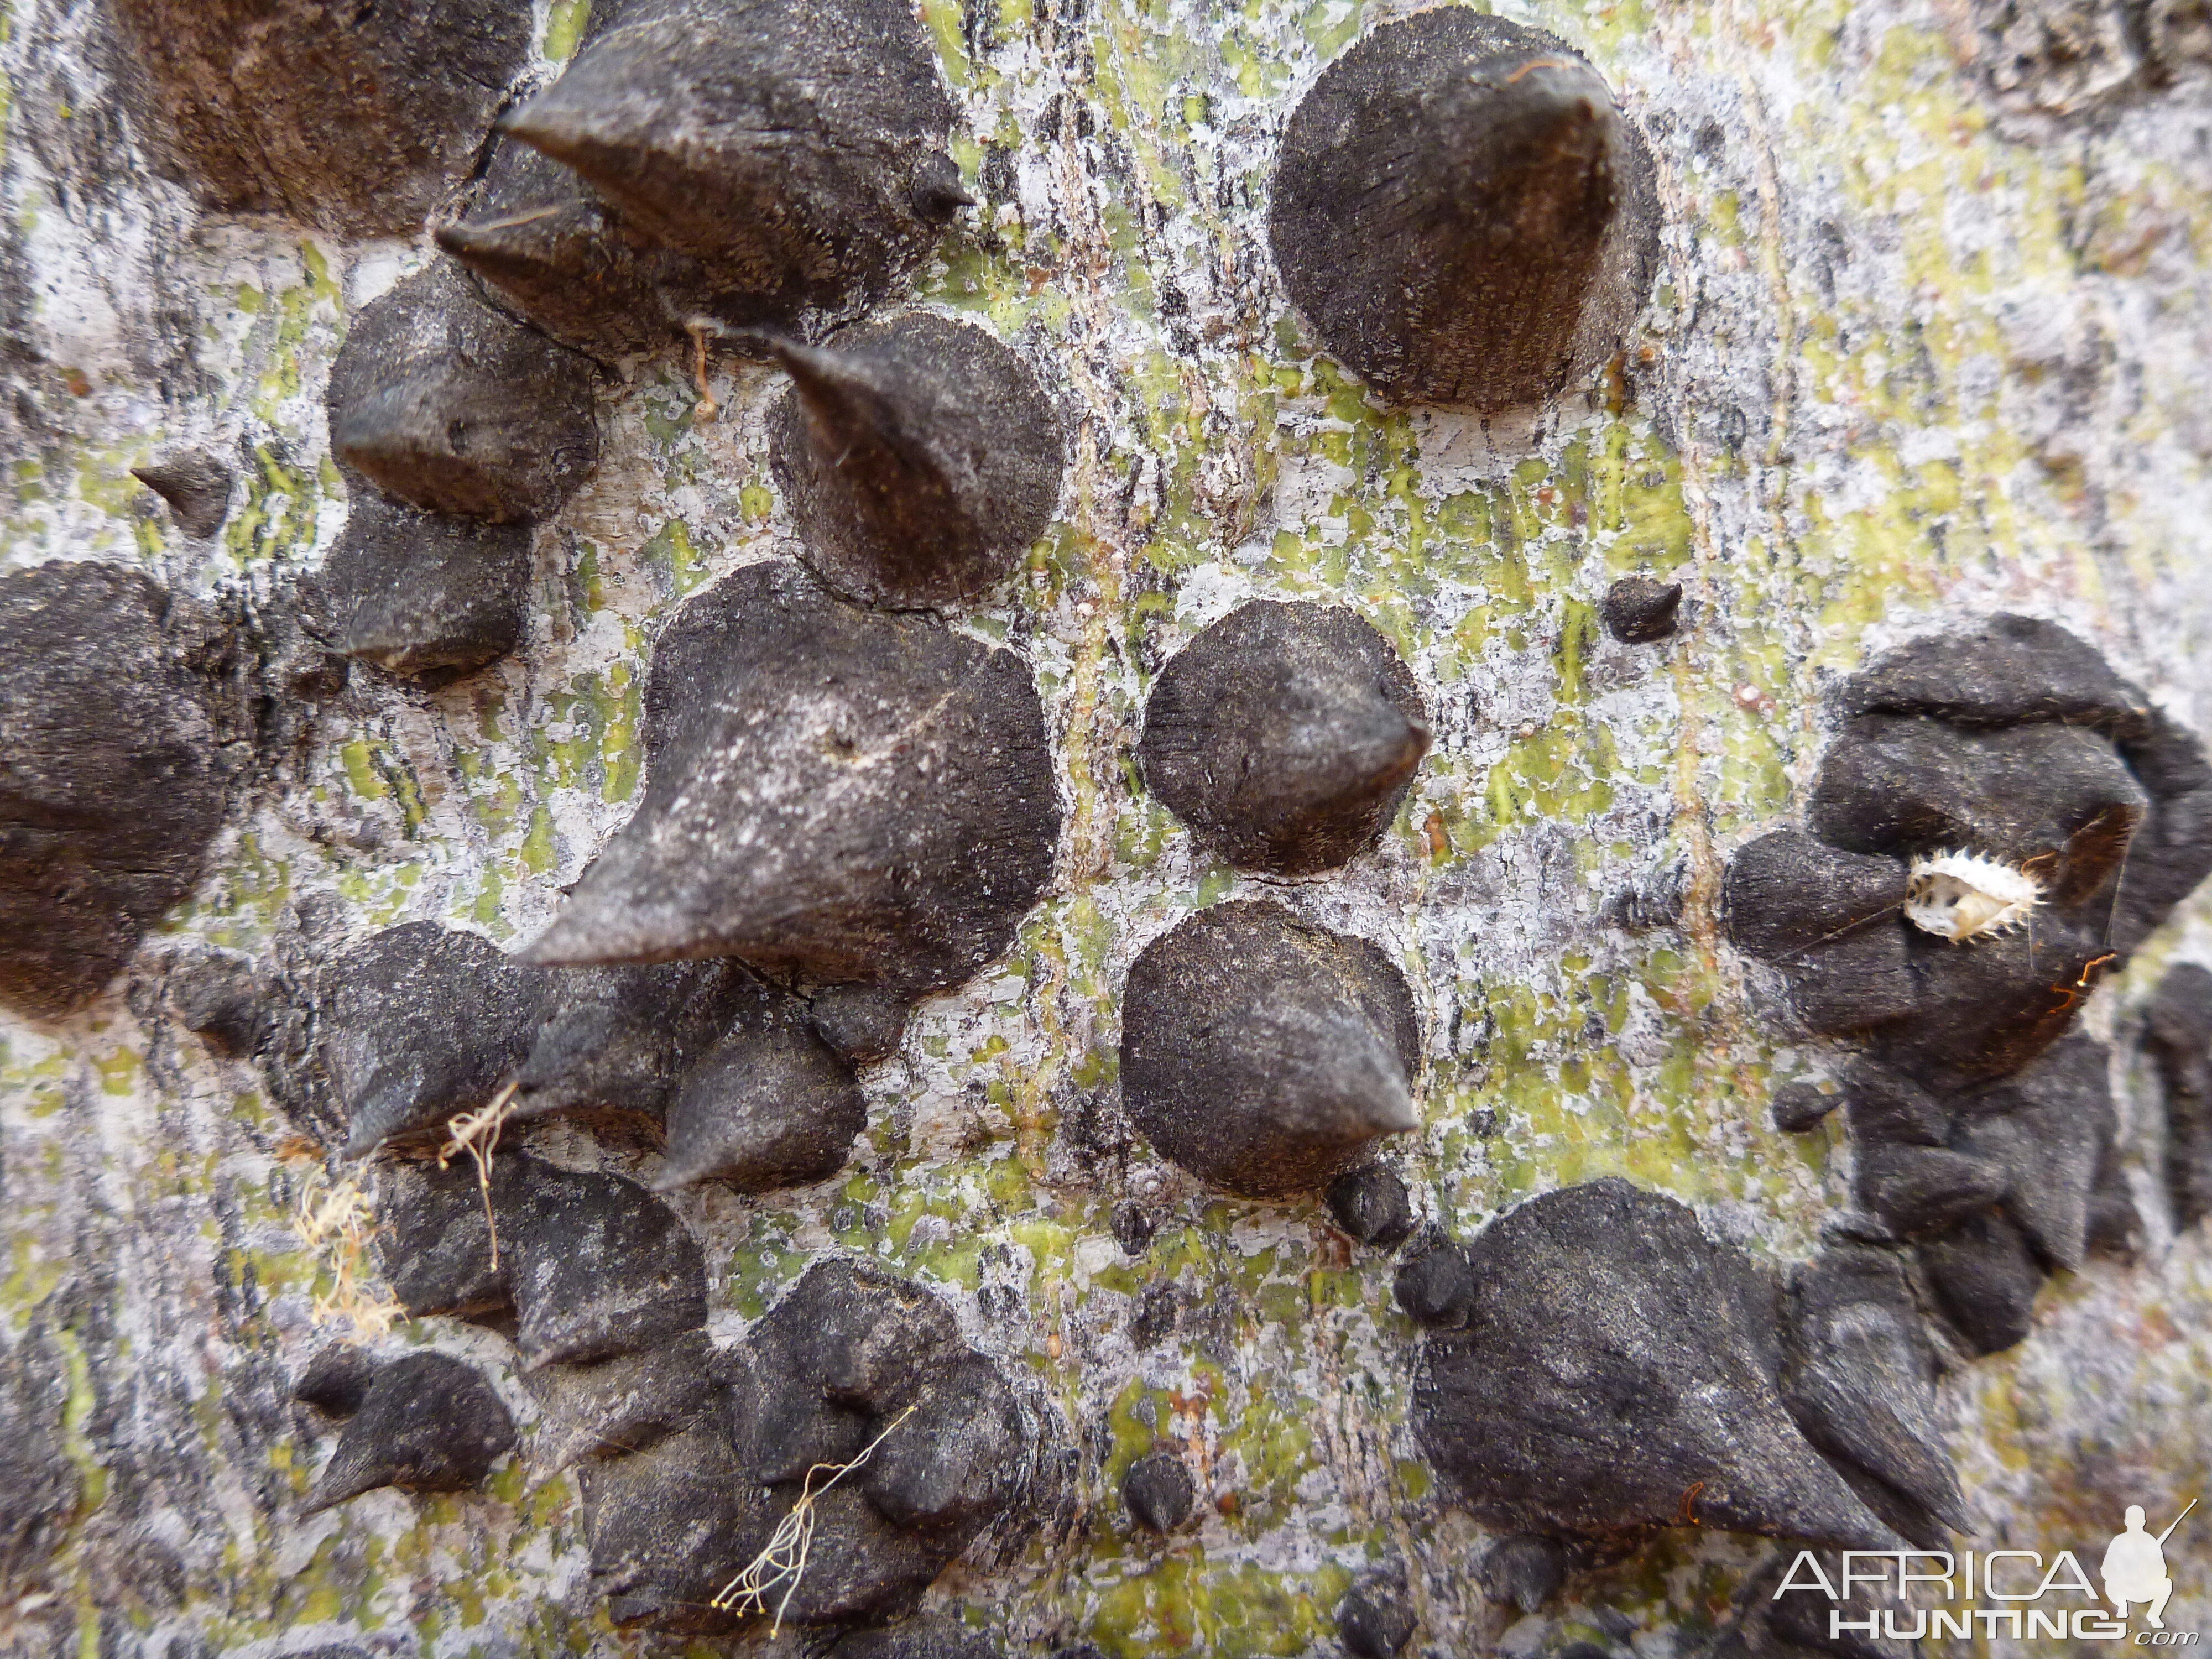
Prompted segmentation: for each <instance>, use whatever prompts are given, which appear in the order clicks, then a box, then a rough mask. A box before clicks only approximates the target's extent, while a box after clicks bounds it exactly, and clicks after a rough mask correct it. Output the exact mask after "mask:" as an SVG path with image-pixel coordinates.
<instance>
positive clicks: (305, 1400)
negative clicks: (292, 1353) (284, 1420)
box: [292, 1342, 376, 1417]
mask: <svg viewBox="0 0 2212 1659" xmlns="http://www.w3.org/2000/svg"><path fill="white" fill-rule="evenodd" d="M375 1377H376V1362H375V1361H374V1360H373V1359H371V1358H369V1357H368V1354H366V1353H365V1352H362V1350H361V1349H359V1348H356V1347H355V1346H353V1345H352V1344H350V1343H347V1342H333V1343H332V1344H331V1346H329V1347H327V1348H325V1349H324V1350H323V1351H322V1352H320V1353H319V1354H317V1355H316V1356H315V1357H314V1358H313V1359H312V1360H310V1361H309V1362H308V1364H307V1370H305V1371H303V1372H301V1376H300V1380H299V1381H298V1382H297V1383H294V1384H293V1385H292V1398H293V1399H295V1400H296V1401H299V1402H300V1403H301V1405H303V1406H313V1407H314V1408H315V1409H316V1410H317V1411H319V1412H321V1413H323V1414H324V1415H325V1416H326V1417H351V1416H352V1415H353V1414H354V1413H356V1412H357V1411H359V1410H360V1409H361V1402H362V1401H363V1400H364V1399H366V1398H367V1397H368V1385H369V1384H370V1383H372V1382H374V1380H375Z"/></svg>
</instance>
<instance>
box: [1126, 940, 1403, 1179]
mask: <svg viewBox="0 0 2212 1659" xmlns="http://www.w3.org/2000/svg"><path fill="white" fill-rule="evenodd" d="M1419 1056H1420V1036H1419V1027H1418V1025H1417V1024H1416V1023H1415V1020H1414V1017H1413V998H1412V995H1411V994H1410V993H1409V992H1408V991H1407V988H1406V981H1405V979H1404V977H1403V976H1402V975H1400V973H1399V972H1398V970H1397V969H1396V968H1395V967H1394V966H1392V965H1391V963H1390V961H1389V957H1385V956H1384V955H1383V952H1382V951H1381V950H1380V949H1378V948H1377V947H1376V946H1375V945H1371V944H1369V943H1368V942H1367V941H1366V940H1364V939H1346V938H1344V937H1342V936H1341V935H1339V934H1336V933H1328V932H1326V931H1324V930H1323V929H1322V928H1319V927H1311V926H1309V925H1308V924H1307V923H1304V922H1302V921H1299V920H1298V919H1297V917H1296V916H1294V915H1291V913H1290V912H1289V911H1288V910H1286V909H1285V908H1283V907H1282V906H1281V905H1279V904H1276V903H1274V902H1272V901H1267V900H1259V901H1248V902H1235V903H1229V904H1218V905H1215V906H1214V907H1213V908H1211V909H1208V910H1201V911H1200V912H1199V913H1198V914H1197V915H1193V916H1189V917H1187V918H1186V919H1185V920H1183V921H1181V922H1178V923H1177V924H1176V926H1175V927H1172V928H1170V930H1169V931H1168V932H1166V933H1163V934H1162V935H1161V936H1160V937H1159V938H1158V939H1155V940H1153V941H1152V944H1151V945H1147V946H1146V948H1145V951H1144V952H1143V954H1141V955H1140V956H1139V957H1138V958H1137V960H1136V962H1135V963H1133V965H1132V966H1131V968H1130V969H1129V982H1128V987H1127V991H1126V992H1125V994H1124V995H1123V998H1122V1006H1121V1087H1122V1098H1123V1100H1124V1101H1125V1102H1126V1103H1127V1107H1128V1110H1129V1115H1130V1116H1131V1118H1132V1119H1133V1121H1135V1123H1136V1125H1137V1127H1138V1128H1139V1130H1140V1131H1141V1132H1142V1133H1144V1135H1145V1136H1146V1139H1149V1140H1150V1141H1151V1142H1152V1145H1153V1146H1154V1147H1155V1148H1157V1149H1158V1151H1159V1152H1160V1153H1161V1155H1162V1156H1163V1157H1165V1158H1169V1159H1170V1160H1171V1161H1173V1162H1174V1163H1176V1164H1180V1165H1181V1166H1182V1168H1184V1169H1186V1170H1189V1171H1190V1172H1191V1173H1192V1174H1194V1175H1195V1176H1199V1177H1200V1179H1201V1180H1204V1181H1207V1182H1212V1183H1213V1184H1214V1185H1216V1186H1218V1187H1222V1188H1227V1189H1228V1190H1229V1191H1231V1192H1234V1193H1240V1194H1244V1195H1246V1196H1248V1197H1255V1198H1265V1197H1273V1196H1278V1195H1280V1194H1285V1193H1292V1192H1300V1191H1310V1190H1313V1189H1314V1188H1320V1187H1323V1186H1326V1185H1327V1184H1328V1182H1329V1181H1330V1180H1331V1179H1332V1178H1333V1177H1334V1176H1337V1175H1338V1174H1340V1173H1341V1172H1342V1171H1343V1170H1346V1169H1347V1168H1349V1167H1351V1166H1352V1165H1354V1164H1358V1163H1359V1162H1360V1161H1361V1160H1362V1159H1363V1158H1365V1157H1366V1156H1367V1155H1368V1151H1369V1148H1370V1146H1372V1145H1373V1144H1374V1142H1375V1141H1376V1139H1377V1138H1378V1137H1380V1136H1383V1135H1391V1134H1403V1133H1407V1132H1408V1131H1410V1130H1413V1129H1416V1128H1419V1127H1420V1113H1419V1110H1418V1109H1416V1107H1415V1106H1414V1103H1413V1076H1414V1073H1415V1072H1416V1069H1417V1068H1418V1066H1419Z"/></svg>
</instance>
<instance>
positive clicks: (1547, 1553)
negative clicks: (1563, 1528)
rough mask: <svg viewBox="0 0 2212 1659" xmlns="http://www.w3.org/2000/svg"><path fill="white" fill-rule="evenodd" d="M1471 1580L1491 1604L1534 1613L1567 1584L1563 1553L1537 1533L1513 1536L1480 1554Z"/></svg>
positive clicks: (1520, 1533)
mask: <svg viewBox="0 0 2212 1659" xmlns="http://www.w3.org/2000/svg"><path fill="white" fill-rule="evenodd" d="M1475 1577H1476V1578H1477V1579H1478V1580H1480V1583H1481V1584H1482V1593H1483V1595H1486V1596H1487V1597H1488V1598H1489V1599H1490V1600H1491V1601H1495V1602H1497V1603H1498V1605H1499V1606H1501V1607H1516V1608H1518V1609H1519V1610H1520V1611H1521V1612H1522V1613H1534V1612H1535V1611H1536V1610H1537V1609H1538V1608H1539V1607H1542V1606H1543V1605H1544V1603H1546V1602H1547V1601H1550V1600H1551V1599H1552V1598H1553V1596H1554V1595H1558V1594H1559V1587H1560V1586H1561V1585H1562V1584H1564V1583H1566V1582H1567V1553H1566V1551H1565V1549H1563V1548H1561V1547H1560V1546H1559V1541H1558V1540H1556V1539H1552V1538H1547V1537H1545V1536H1544V1535H1543V1534H1541V1533H1536V1532H1516V1533H1513V1534H1509V1535H1508V1536H1506V1537H1504V1538H1501V1539H1499V1540H1498V1541H1497V1542H1496V1543H1494V1544H1492V1546H1491V1547H1489V1548H1488V1549H1486V1550H1485V1551H1484V1552H1483V1553H1482V1561H1481V1563H1480V1565H1479V1566H1477V1567H1476V1569H1475Z"/></svg>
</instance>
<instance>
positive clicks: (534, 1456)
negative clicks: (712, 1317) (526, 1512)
mask: <svg viewBox="0 0 2212 1659" xmlns="http://www.w3.org/2000/svg"><path fill="white" fill-rule="evenodd" d="M713 1352H714V1349H713V1346H712V1345H711V1344H710V1343H709V1342H708V1340H707V1334H706V1332H704V1331H686V1332H684V1334H682V1335H680V1336H678V1337H677V1338H675V1339H674V1340H672V1341H670V1342H667V1343H665V1344H663V1345H661V1346H658V1347H653V1348H647V1349H645V1350H644V1351H642V1352H637V1353H627V1354H620V1355H617V1356H616V1357H615V1358H611V1359H602V1360H599V1361H598V1362H596V1363H594V1364H583V1365H540V1366H538V1368H537V1369H535V1370H528V1371H525V1372H524V1373H523V1376H522V1384H523V1387H525V1388H526V1389H528V1390H529V1391H530V1395H531V1398H532V1399H533V1400H535V1401H537V1402H538V1409H539V1411H540V1412H542V1413H544V1417H543V1419H542V1420H541V1421H540V1423H539V1425H538V1432H537V1435H536V1437H535V1439H534V1441H533V1442H532V1446H531V1453H530V1456H531V1463H532V1468H535V1469H537V1470H539V1471H542V1472H550V1471H553V1470H557V1469H565V1468H570V1467H572V1466H573V1465H574V1464H578V1463H582V1462H589V1461H592V1460H594V1459H603V1458H608V1457H623V1456H627V1455H629V1454H630V1453H632V1452H639V1451H643V1450H644V1449H646V1448H647V1446H652V1445H657V1444H659V1443H660V1442H661V1441H663V1440H665V1439H666V1438H667V1437H669V1436H670V1435H671V1434H674V1433H676V1432H678V1431H679V1430H682V1429H684V1428H685V1427H687V1426H688V1425H690V1423H691V1422H692V1421H693V1420H694V1419H697V1418H698V1417H700V1416H701V1415H702V1414H703V1413H706V1412H707V1411H708V1409H710V1407H711V1401H712V1395H713V1383H712V1382H711V1380H710V1379H709V1377H708V1370H707V1365H708V1358H710V1357H711V1355H712V1353H713Z"/></svg>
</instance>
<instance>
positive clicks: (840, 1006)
mask: <svg viewBox="0 0 2212 1659" xmlns="http://www.w3.org/2000/svg"><path fill="white" fill-rule="evenodd" d="M810 1011H811V1014H812V1016H813V1019H814V1029H815V1030H817V1031H819V1032H820V1033H821V1034H822V1040H823V1042H826V1043H828V1044H829V1046H830V1047H831V1048H834V1049H836V1051H837V1052H838V1053H839V1054H842V1055H843V1056H844V1057H845V1059H846V1060H847V1062H848V1063H849V1064H851V1065H855V1066H860V1065H866V1064H867V1063H868V1062H870V1061H872V1060H888V1059H890V1056H891V1055H892V1054H896V1053H897V1052H898V1046H899V1041H900V1039H901V1038H902V1037H903V1036H905V1035H906V1023H907V1018H908V1015H909V1014H910V1013H912V1012H913V1005H912V1004H911V1003H909V1002H908V1000H906V999H905V998H903V997H902V996H899V995H897V994H895V993H892V992H890V991H886V990H884V988H883V987H881V986H878V985H829V986H824V987H823V988H822V989H821V990H819V991H817V992H816V993H815V994H813V996H812V997H811V999H810Z"/></svg>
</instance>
